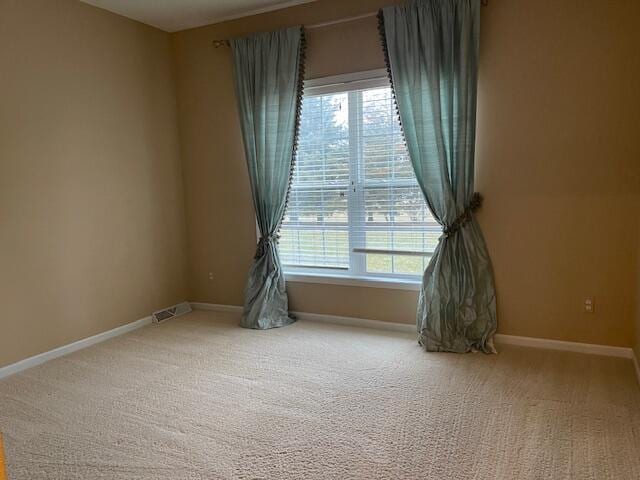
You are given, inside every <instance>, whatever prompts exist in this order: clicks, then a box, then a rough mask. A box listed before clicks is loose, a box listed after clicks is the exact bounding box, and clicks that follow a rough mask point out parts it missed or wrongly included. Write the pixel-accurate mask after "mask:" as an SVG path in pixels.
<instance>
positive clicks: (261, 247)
mask: <svg viewBox="0 0 640 480" xmlns="http://www.w3.org/2000/svg"><path fill="white" fill-rule="evenodd" d="M279 239H280V235H278V234H277V233H274V234H273V235H267V236H266V237H264V236H261V237H260V240H258V248H256V254H255V255H254V257H253V258H254V260H257V259H258V258H260V257H262V256H264V255H265V254H266V253H267V247H268V246H269V244H270V243H278V240H279Z"/></svg>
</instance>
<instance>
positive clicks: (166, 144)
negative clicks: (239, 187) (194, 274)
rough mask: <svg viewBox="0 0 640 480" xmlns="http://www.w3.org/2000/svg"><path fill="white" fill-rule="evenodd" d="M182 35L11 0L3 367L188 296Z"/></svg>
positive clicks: (2, 189) (0, 176)
mask: <svg viewBox="0 0 640 480" xmlns="http://www.w3.org/2000/svg"><path fill="white" fill-rule="evenodd" d="M170 58H171V57H170V39H169V35H168V34H165V33H163V32H160V31H158V30H155V29H152V28H149V27H146V26H143V25H141V24H138V23H135V22H132V21H129V20H126V19H123V18H121V17H118V16H116V15H112V14H110V13H107V12H105V11H102V10H98V9H96V8H93V7H89V6H87V5H84V4H81V3H79V2H76V1H71V0H56V1H51V0H0V65H2V67H1V69H0V70H1V71H0V305H2V314H1V315H0V366H1V365H5V364H8V363H12V362H14V361H16V360H19V359H22V358H25V357H28V356H31V355H34V354H37V353H40V352H42V351H46V350H49V349H52V348H54V347H57V346H60V345H63V344H67V343H69V342H72V341H75V340H78V339H81V338H84V337H87V336H90V335H93V334H96V333H99V332H102V331H105V330H108V329H111V328H114V327H117V326H119V325H122V324H125V323H128V322H131V321H134V320H137V319H139V318H142V317H144V316H147V315H149V314H150V313H151V312H152V311H153V310H155V309H157V308H161V307H163V306H166V305H169V304H173V303H175V302H177V301H181V300H184V299H186V297H187V293H186V272H185V268H184V266H185V264H186V254H185V251H186V241H185V238H186V235H185V230H186V228H185V225H184V214H183V208H184V201H183V190H182V183H181V182H182V180H181V170H180V163H179V145H178V134H177V123H176V111H175V110H176V107H175V95H174V93H175V92H174V85H173V79H172V72H171V61H170Z"/></svg>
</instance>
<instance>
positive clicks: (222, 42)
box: [212, 0, 489, 48]
mask: <svg viewBox="0 0 640 480" xmlns="http://www.w3.org/2000/svg"><path fill="white" fill-rule="evenodd" d="M480 4H481V5H482V6H483V7H486V6H487V5H488V4H489V0H480ZM376 15H378V12H377V11H375V12H368V13H363V14H361V15H354V16H352V17H344V18H338V19H336V20H329V21H326V22H320V23H313V24H311V25H305V26H304V28H305V29H307V30H313V29H314V28H322V27H329V26H331V25H339V24H341V23H347V22H354V21H356V20H360V19H363V18H369V17H375V16H376ZM212 43H213V47H214V48H219V47H228V46H229V45H231V43H230V42H229V39H226V38H225V39H223V40H213V42H212Z"/></svg>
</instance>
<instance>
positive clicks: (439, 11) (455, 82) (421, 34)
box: [378, 0, 496, 353]
mask: <svg viewBox="0 0 640 480" xmlns="http://www.w3.org/2000/svg"><path fill="white" fill-rule="evenodd" d="M378 18H379V21H380V33H381V36H382V41H383V47H384V49H385V57H386V59H387V66H388V70H389V74H390V78H391V82H392V85H393V89H394V93H395V96H396V102H397V107H398V111H399V115H400V121H401V124H402V128H403V131H404V136H405V140H406V143H407V147H408V150H409V155H410V157H411V163H412V165H413V169H414V171H415V174H416V178H417V180H418V183H419V184H420V188H421V189H422V192H423V194H424V196H425V199H426V201H427V205H428V206H429V209H430V210H431V212H432V213H433V215H434V216H435V218H436V219H437V221H438V222H439V223H440V224H441V225H442V226H443V231H444V234H443V235H442V236H441V237H440V240H439V243H438V246H437V247H436V249H435V253H434V255H433V257H432V258H431V261H430V262H429V265H428V266H427V269H426V271H425V272H424V276H423V280H422V288H421V290H420V295H419V300H418V312H417V327H418V334H419V340H420V344H421V345H423V346H424V347H425V348H426V350H428V351H446V352H468V351H474V350H480V351H483V352H487V353H490V352H495V349H494V347H493V335H494V333H495V331H496V296H495V287H494V281H493V272H492V267H491V260H490V258H489V254H488V252H487V247H486V245H485V241H484V238H483V236H482V232H481V231H480V227H479V225H478V223H477V222H476V220H475V218H474V216H473V211H474V210H475V209H476V208H478V207H479V205H480V202H481V197H480V196H479V195H478V194H475V193H474V190H473V183H474V150H475V130H476V88H477V65H478V40H479V29H480V0H413V1H409V2H408V3H407V4H406V5H404V6H391V7H385V8H383V9H382V10H381V12H380V15H379V17H378Z"/></svg>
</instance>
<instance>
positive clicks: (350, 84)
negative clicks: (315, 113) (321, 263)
mask: <svg viewBox="0 0 640 480" xmlns="http://www.w3.org/2000/svg"><path fill="white" fill-rule="evenodd" d="M378 87H389V79H388V76H387V71H386V70H385V69H377V70H368V71H364V72H357V73H351V74H346V75H335V76H331V77H322V78H316V79H311V80H305V82H304V89H305V94H307V95H309V94H311V95H323V94H331V93H342V92H347V93H348V94H349V95H350V99H349V101H350V105H353V104H355V105H356V108H351V109H349V116H350V117H352V116H357V115H358V114H359V113H360V112H359V107H361V106H360V105H359V103H358V102H352V99H353V98H358V97H357V94H356V91H357V90H363V89H368V88H378ZM351 96H353V97H351ZM354 124H357V122H356V121H353V119H352V118H350V120H349V125H354ZM352 130H353V129H349V136H350V140H351V141H350V145H351V149H352V152H351V154H352V155H354V156H358V155H359V152H357V149H358V148H359V147H360V145H361V142H360V140H359V138H358V136H359V135H360V133H359V132H357V131H352ZM349 169H350V178H351V180H350V182H351V189H350V192H349V193H350V195H349V196H348V213H349V220H350V222H351V221H355V219H356V217H357V216H358V215H363V214H364V188H363V185H361V184H360V183H359V182H360V181H361V177H362V176H361V175H359V174H358V172H357V171H355V169H356V165H355V162H349ZM353 193H356V195H353ZM362 220H363V219H362ZM438 233H440V229H439V227H438ZM349 236H350V238H349V244H350V245H355V243H356V241H355V238H354V236H355V230H354V229H352V228H350V229H349ZM354 250H357V248H352V251H351V252H349V269H348V270H346V269H340V268H333V267H298V266H294V265H283V268H284V273H285V279H286V280H287V281H291V282H303V283H323V284H333V285H348V286H366V287H378V288H390V289H401V290H419V289H420V285H421V279H420V278H419V277H417V276H416V275H409V274H399V273H366V256H365V255H364V254H362V255H353V253H354V252H353V251H354ZM361 253H362V252H361ZM372 253H378V252H372ZM430 253H433V252H430ZM424 256H428V255H424Z"/></svg>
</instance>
